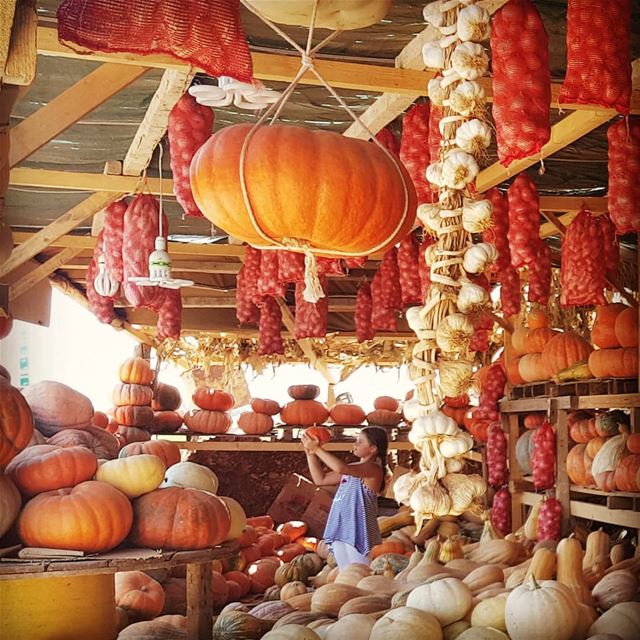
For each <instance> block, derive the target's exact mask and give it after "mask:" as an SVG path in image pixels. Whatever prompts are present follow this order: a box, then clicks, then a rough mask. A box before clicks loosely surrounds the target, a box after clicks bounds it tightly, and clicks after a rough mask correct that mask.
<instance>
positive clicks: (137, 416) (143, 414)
mask: <svg viewBox="0 0 640 640" xmlns="http://www.w3.org/2000/svg"><path fill="white" fill-rule="evenodd" d="M113 416H114V418H115V419H116V422H117V423H118V424H120V425H123V426H125V427H141V428H146V427H151V426H152V425H153V409H152V408H151V407H150V406H148V407H138V406H135V405H125V406H122V407H116V409H115V411H114V413H113Z"/></svg>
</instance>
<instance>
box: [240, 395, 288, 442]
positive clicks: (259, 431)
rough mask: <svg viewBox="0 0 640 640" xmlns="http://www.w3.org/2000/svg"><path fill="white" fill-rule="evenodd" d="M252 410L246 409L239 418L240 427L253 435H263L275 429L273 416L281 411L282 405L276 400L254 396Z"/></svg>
mask: <svg viewBox="0 0 640 640" xmlns="http://www.w3.org/2000/svg"><path fill="white" fill-rule="evenodd" d="M251 409H252V410H251V411H244V412H243V413H241V414H240V417H239V418H238V427H240V429H242V431H243V432H244V433H246V434H247V435H251V436H262V435H266V434H267V433H270V432H271V430H272V429H273V416H275V415H277V414H278V413H280V405H279V404H278V403H277V402H276V401H275V400H267V399H262V398H253V399H252V400H251Z"/></svg>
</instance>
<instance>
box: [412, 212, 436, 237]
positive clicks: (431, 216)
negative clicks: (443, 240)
mask: <svg viewBox="0 0 640 640" xmlns="http://www.w3.org/2000/svg"><path fill="white" fill-rule="evenodd" d="M416 217H417V218H418V220H420V222H422V225H423V226H424V228H425V230H426V231H427V233H428V234H429V235H431V236H434V237H435V236H437V235H438V229H440V209H439V208H438V207H437V206H436V205H433V204H421V205H419V206H418V209H417V210H416Z"/></svg>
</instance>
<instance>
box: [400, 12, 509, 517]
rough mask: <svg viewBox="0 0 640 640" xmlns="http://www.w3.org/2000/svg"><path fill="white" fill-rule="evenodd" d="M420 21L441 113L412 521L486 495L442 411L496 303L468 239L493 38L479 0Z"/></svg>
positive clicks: (429, 219)
mask: <svg viewBox="0 0 640 640" xmlns="http://www.w3.org/2000/svg"><path fill="white" fill-rule="evenodd" d="M423 15H424V18H425V20H426V21H427V22H428V23H429V24H430V25H431V26H432V27H434V28H435V29H437V30H438V32H439V37H438V38H437V39H434V40H433V41H431V42H428V43H426V44H425V45H424V46H423V49H422V53H423V60H424V63H425V66H427V67H429V68H431V69H435V70H437V72H438V74H437V76H436V77H435V78H433V79H432V80H431V81H430V82H429V86H428V94H429V98H430V99H431V101H432V103H433V104H434V105H436V106H439V107H442V108H443V110H444V116H443V117H442V119H441V120H440V124H439V127H440V133H441V135H442V140H441V143H440V152H439V157H437V158H434V157H433V155H432V162H431V164H430V165H429V167H428V168H427V170H426V177H427V180H428V181H429V182H430V183H431V184H432V185H433V186H434V187H436V188H437V189H438V203H437V205H429V206H428V207H424V208H421V209H420V210H419V211H418V218H419V220H420V221H421V222H422V224H423V225H424V227H425V230H426V232H427V233H429V234H430V235H432V236H434V237H436V238H437V241H436V243H435V244H433V245H431V246H430V247H429V249H427V251H426V252H425V256H424V257H425V261H426V263H427V264H428V265H429V266H430V277H431V287H430V289H429V293H428V297H427V299H426V300H425V305H424V307H422V308H417V307H414V308H412V309H410V310H409V311H408V312H407V320H408V322H409V325H410V327H411V328H412V330H414V331H415V333H416V335H417V336H418V339H419V342H418V343H417V345H416V346H415V347H414V349H413V354H412V362H411V367H410V375H411V378H412V380H413V382H414V384H415V387H416V393H415V396H414V398H413V399H412V400H410V401H408V402H407V403H406V404H405V407H404V411H405V415H406V416H407V419H408V420H413V425H412V429H411V432H410V434H409V439H410V441H411V442H412V443H413V444H414V446H415V447H416V448H417V449H418V450H419V451H420V452H421V460H420V472H419V473H418V474H417V475H416V476H415V477H414V478H412V480H411V485H410V486H406V487H404V488H405V491H406V493H408V494H411V497H410V498H409V499H408V500H407V499H406V494H405V495H404V496H403V498H404V500H403V502H404V504H409V506H411V507H412V508H413V510H414V515H415V519H416V524H420V523H421V522H422V521H423V520H424V519H425V518H430V517H437V515H436V514H442V513H443V511H444V509H445V507H446V509H447V510H448V511H447V513H461V509H462V510H464V509H463V507H467V505H468V506H471V504H473V503H474V501H475V500H476V499H478V498H480V497H481V496H482V495H483V494H484V491H485V490H486V487H485V486H483V485H482V484H477V485H471V484H469V485H468V486H461V484H460V478H464V477H465V476H463V475H458V477H457V478H454V477H453V476H452V474H460V473H461V472H462V471H463V468H464V459H463V456H464V454H465V453H466V452H467V451H469V449H471V447H472V445H473V439H472V438H471V436H469V435H468V434H467V433H466V432H463V431H461V430H460V428H459V427H458V426H457V424H456V423H455V421H453V420H452V419H451V418H447V416H445V415H444V414H442V413H441V412H440V411H439V406H440V400H441V399H442V398H443V397H444V396H458V395H461V394H463V393H466V391H467V390H468V389H469V387H470V385H471V379H472V375H473V362H472V359H471V358H472V355H471V353H470V352H469V348H470V344H471V340H472V338H473V334H474V326H473V324H472V322H471V320H470V318H469V317H468V316H469V314H471V313H477V312H479V311H482V309H483V308H486V306H487V305H489V304H490V303H491V301H490V298H489V295H488V293H487V291H485V290H484V289H483V288H482V287H480V286H478V285H477V284H474V283H473V282H471V281H470V279H469V278H468V277H467V274H469V273H474V274H476V273H477V274H479V273H483V272H485V271H488V270H490V269H491V266H492V264H493V263H494V262H495V260H496V259H497V251H496V249H495V247H494V246H493V245H491V244H489V243H481V244H480V245H473V243H472V238H471V235H470V234H476V233H477V234H480V233H482V232H484V231H486V230H488V229H490V228H491V226H492V206H491V203H490V202H489V201H487V200H480V199H478V198H476V197H475V190H474V189H473V188H472V184H473V182H474V181H475V179H476V177H477V176H478V173H479V172H480V170H481V168H482V166H483V165H484V164H485V163H486V161H487V148H488V147H489V145H490V143H491V129H490V127H489V125H488V124H487V116H486V107H485V105H486V95H485V92H484V89H483V88H482V85H481V84H480V83H479V82H478V80H479V78H481V77H482V76H484V75H485V74H486V73H487V69H488V66H489V60H488V56H487V53H486V51H485V48H484V47H483V46H482V44H481V43H482V42H483V41H485V40H486V39H487V38H488V37H489V35H490V15H489V13H488V12H487V11H486V10H485V9H484V8H482V7H480V6H478V5H477V4H476V2H475V0H436V1H435V2H430V3H429V4H427V5H426V7H425V8H424V12H423ZM447 478H450V479H449V480H447ZM439 481H442V484H439Z"/></svg>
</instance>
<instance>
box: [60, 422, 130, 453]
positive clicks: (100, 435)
mask: <svg viewBox="0 0 640 640" xmlns="http://www.w3.org/2000/svg"><path fill="white" fill-rule="evenodd" d="M47 443H48V444H54V445H56V447H87V449H91V451H93V452H94V453H95V454H96V456H97V457H98V458H103V459H105V460H111V459H112V458H116V457H117V456H118V451H119V450H120V444H119V443H118V440H117V438H116V437H115V436H114V435H113V434H111V433H109V432H108V431H105V430H104V429H100V427H88V428H87V429H63V430H62V431H58V433H56V434H55V435H54V436H51V437H50V438H49V440H47Z"/></svg>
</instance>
